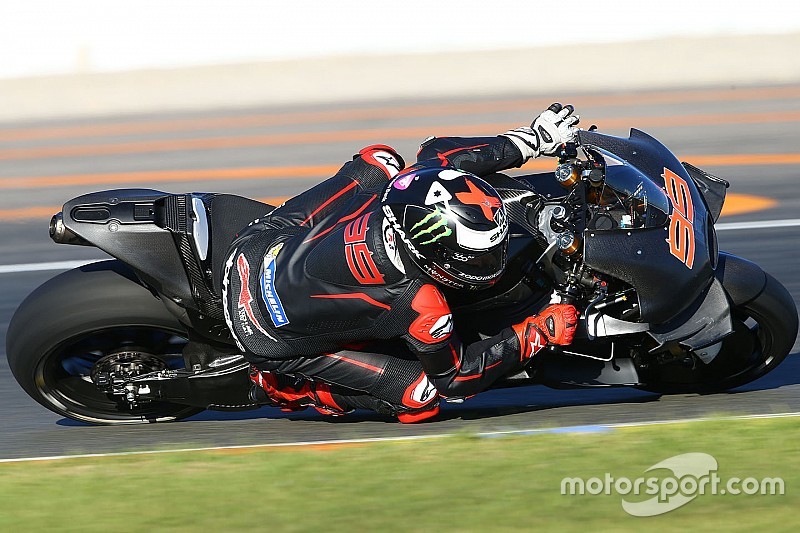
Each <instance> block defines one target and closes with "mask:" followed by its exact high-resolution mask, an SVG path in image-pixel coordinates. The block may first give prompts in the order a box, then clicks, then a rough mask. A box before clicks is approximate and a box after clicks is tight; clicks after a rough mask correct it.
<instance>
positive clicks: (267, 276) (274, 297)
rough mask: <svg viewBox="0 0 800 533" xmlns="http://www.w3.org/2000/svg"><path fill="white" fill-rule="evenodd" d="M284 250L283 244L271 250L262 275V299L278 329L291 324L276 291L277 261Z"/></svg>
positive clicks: (266, 256) (266, 258)
mask: <svg viewBox="0 0 800 533" xmlns="http://www.w3.org/2000/svg"><path fill="white" fill-rule="evenodd" d="M281 248H283V243H279V244H276V245H275V246H273V247H272V248H270V249H269V251H268V252H267V255H265V256H264V269H263V271H262V273H261V297H262V298H263V299H264V304H265V305H266V306H267V311H268V312H269V316H270V317H272V323H273V324H275V327H276V328H279V327H281V326H285V325H286V324H288V323H289V319H288V318H286V312H285V311H284V310H283V303H281V299H280V297H279V296H278V293H277V292H276V291H275V259H276V258H277V257H278V253H279V252H280V251H281Z"/></svg>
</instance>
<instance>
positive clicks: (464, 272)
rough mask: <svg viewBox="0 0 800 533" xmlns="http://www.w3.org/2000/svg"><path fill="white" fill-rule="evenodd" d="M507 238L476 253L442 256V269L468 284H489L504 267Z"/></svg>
mask: <svg viewBox="0 0 800 533" xmlns="http://www.w3.org/2000/svg"><path fill="white" fill-rule="evenodd" d="M507 255H508V240H507V239H503V241H502V242H501V244H500V245H498V246H495V247H494V248H492V249H491V250H488V251H486V252H483V253H481V254H476V255H465V254H464V255H462V254H453V255H452V256H451V257H448V258H446V259H445V258H443V259H444V260H443V261H442V262H441V263H440V265H441V266H442V268H443V270H444V271H445V272H447V273H448V274H450V275H452V276H453V277H455V278H456V279H458V280H461V281H463V282H464V283H466V284H468V285H473V286H480V285H491V284H492V283H494V282H495V281H496V280H497V278H499V277H500V275H501V274H502V273H503V270H505V268H506V258H507Z"/></svg>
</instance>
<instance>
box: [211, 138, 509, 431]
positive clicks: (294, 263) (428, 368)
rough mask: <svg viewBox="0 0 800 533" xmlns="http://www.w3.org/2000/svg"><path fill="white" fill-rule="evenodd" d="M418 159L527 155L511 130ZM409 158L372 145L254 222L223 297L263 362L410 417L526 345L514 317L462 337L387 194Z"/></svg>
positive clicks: (462, 162) (471, 386) (476, 381)
mask: <svg viewBox="0 0 800 533" xmlns="http://www.w3.org/2000/svg"><path fill="white" fill-rule="evenodd" d="M417 160H418V163H417V164H421V165H435V166H441V167H447V166H451V167H456V168H459V169H463V170H466V171H469V172H472V173H474V174H476V175H478V176H481V177H485V176H488V175H490V174H493V173H495V172H498V171H502V170H505V169H509V168H512V167H517V166H520V165H521V164H522V162H523V159H522V155H521V153H520V151H519V149H517V148H516V147H515V146H514V145H513V143H511V142H510V141H509V140H508V139H507V138H505V137H486V138H454V137H449V138H431V139H428V140H427V141H425V142H424V143H423V144H422V146H421V148H420V151H419V153H418V154H417ZM402 165H403V163H402V159H401V158H400V157H399V156H398V155H397V154H396V153H395V152H394V151H393V150H392V149H391V148H389V147H386V146H380V145H377V146H371V147H368V148H365V149H364V150H362V151H361V152H360V153H359V154H357V155H356V156H354V158H353V160H352V161H350V162H348V163H346V164H345V165H344V166H343V167H342V168H341V170H339V172H338V173H337V174H336V175H335V176H333V177H332V178H330V179H328V180H326V181H324V182H322V183H320V184H319V185H317V186H315V187H313V188H311V189H309V190H308V191H306V192H304V193H302V194H300V195H298V196H296V197H294V198H292V199H290V200H289V201H287V202H286V203H285V204H283V205H281V206H279V207H278V208H277V209H275V210H274V211H272V212H271V213H270V214H268V215H266V216H265V217H264V218H262V219H259V220H256V221H255V222H253V223H252V224H250V226H249V227H248V228H246V229H245V230H243V231H242V232H241V233H240V237H239V238H238V239H237V240H236V241H234V243H233V244H232V245H231V248H230V250H229V254H228V260H227V262H226V265H225V273H224V276H225V277H224V279H223V287H224V296H223V298H224V301H225V306H226V320H227V322H228V326H229V327H230V329H231V331H232V332H233V334H234V337H235V338H236V339H237V342H238V344H239V345H240V348H242V349H243V350H244V352H245V354H246V356H247V357H248V359H249V360H250V361H251V362H252V363H254V364H255V365H257V366H258V367H259V368H260V369H262V370H270V371H272V372H274V373H276V374H280V375H286V376H295V377H298V378H303V379H309V380H311V381H312V382H317V383H318V382H324V383H326V384H327V385H329V386H330V387H326V389H325V390H326V394H324V397H321V398H319V397H318V402H322V403H325V404H326V407H330V408H331V409H333V410H335V411H349V410H351V409H355V408H368V409H372V410H376V411H378V412H382V413H389V414H395V415H398V416H399V417H400V419H401V420H402V421H405V422H410V421H416V420H419V419H423V418H427V417H429V416H432V415H433V414H435V413H436V412H438V402H439V395H441V396H444V397H450V398H464V397H468V396H471V395H474V394H476V393H477V392H480V391H481V390H483V389H485V388H487V387H488V386H489V385H490V384H491V383H492V382H494V381H495V380H496V379H497V378H499V377H501V376H503V375H504V374H506V373H508V371H509V370H511V369H512V368H513V367H515V366H519V365H520V359H521V357H520V347H519V341H518V339H517V337H516V335H515V334H514V332H513V330H512V329H511V328H506V329H505V330H503V331H501V332H500V333H499V334H498V335H496V336H494V337H491V338H489V339H486V340H483V341H479V342H476V343H474V344H470V345H469V346H465V345H463V344H462V343H461V342H460V340H459V339H458V337H457V335H456V334H455V333H454V332H453V324H452V315H451V313H450V310H449V308H448V306H447V302H446V301H445V299H444V297H443V296H442V294H441V293H440V292H439V290H438V289H437V287H436V285H435V284H434V283H433V281H432V280H431V279H430V278H428V277H427V276H426V275H425V274H423V273H422V272H421V271H420V270H419V269H418V268H417V267H416V266H415V264H414V263H413V262H412V261H411V260H410V258H409V257H408V255H407V254H406V253H405V251H404V250H403V248H402V246H399V245H398V243H397V241H396V239H395V236H394V233H393V231H392V230H391V228H390V227H389V225H388V222H387V221H386V220H385V217H384V214H383V212H382V210H381V208H380V201H381V195H382V193H383V191H384V189H385V187H386V185H387V183H388V181H389V180H390V179H391V178H392V177H393V176H394V175H396V174H397V173H398V170H399V169H400V168H401V167H402ZM327 391H330V394H328V393H327Z"/></svg>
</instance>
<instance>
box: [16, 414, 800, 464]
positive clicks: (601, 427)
mask: <svg viewBox="0 0 800 533" xmlns="http://www.w3.org/2000/svg"><path fill="white" fill-rule="evenodd" d="M794 417H800V412H790V413H775V414H760V415H739V416H721V417H716V418H686V419H683V420H681V419H673V420H650V421H645V422H620V423H616V424H593V425H588V426H566V427H560V428H545V429H543V428H537V429H512V430H507V431H488V432H483V433H476V436H478V437H482V438H497V437H504V436H513V435H536V434H543V433H599V432H603V431H610V430H614V429H623V428H632V427H646V426H661V425H667V424H694V423H697V422H718V421H737V420H761V419H767V418H794ZM453 435H454V434H448V433H438V434H433V435H408V436H403V437H372V438H364V439H341V440H318V441H298V442H282V443H272V444H249V445H244V446H209V447H204V448H183V449H175V450H145V451H136V452H111V453H87V454H80V455H53V456H49V457H47V456H44V457H20V458H15V459H0V463H26V462H34V461H60V460H64V459H92V458H99V457H126V456H131V455H155V454H164V453H188V452H211V451H226V450H247V449H268V448H290V447H303V446H336V445H341V444H364V443H371V442H402V441H414V440H430V439H444V438H447V437H452V436H453Z"/></svg>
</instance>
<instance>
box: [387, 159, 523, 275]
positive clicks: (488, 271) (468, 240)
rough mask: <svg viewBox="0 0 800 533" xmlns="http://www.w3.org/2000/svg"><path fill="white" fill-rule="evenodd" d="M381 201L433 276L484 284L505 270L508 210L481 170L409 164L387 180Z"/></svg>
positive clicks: (407, 244) (414, 255)
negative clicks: (471, 171)
mask: <svg viewBox="0 0 800 533" xmlns="http://www.w3.org/2000/svg"><path fill="white" fill-rule="evenodd" d="M381 205H382V208H383V212H384V214H385V215H386V218H387V219H388V220H389V224H390V225H391V226H392V228H393V229H394V230H395V231H396V232H397V234H398V236H399V237H400V241H402V243H403V246H404V248H405V249H406V251H407V252H408V253H409V255H410V256H411V259H412V260H413V261H414V263H416V264H417V266H419V267H420V268H421V269H422V270H423V271H424V272H425V273H426V274H428V276H430V277H431V278H432V279H433V280H434V281H436V282H438V283H442V284H444V285H447V286H449V287H453V288H456V289H465V288H467V289H481V288H485V287H488V286H490V285H492V284H494V283H495V282H496V281H497V280H498V279H499V278H500V275H501V274H502V273H503V270H504V269H505V266H506V256H507V252H508V218H507V216H506V210H505V207H504V206H503V201H502V200H501V198H500V195H499V194H497V191H496V190H494V188H493V187H492V186H491V185H489V184H488V183H486V182H485V181H483V180H482V179H481V178H479V177H478V176H476V175H474V174H470V173H469V172H464V171H462V170H456V169H454V168H452V167H410V168H408V169H406V170H405V171H403V172H402V173H401V174H398V175H397V176H396V177H395V178H394V179H393V180H392V181H391V182H390V183H389V185H388V187H387V188H386V191H385V192H384V194H383V198H382V202H381Z"/></svg>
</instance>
